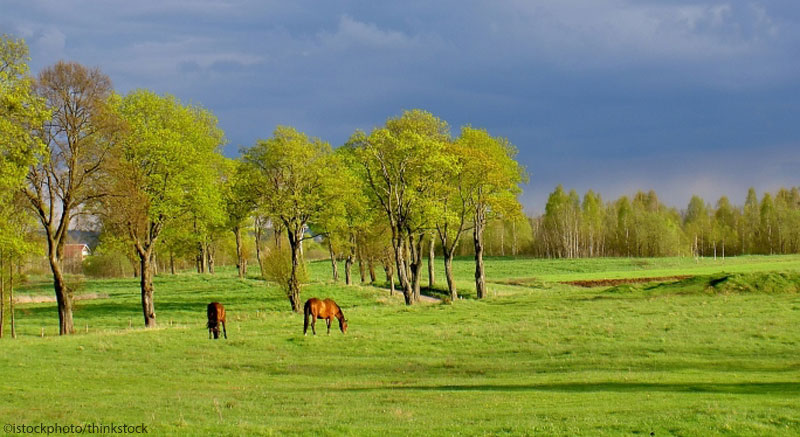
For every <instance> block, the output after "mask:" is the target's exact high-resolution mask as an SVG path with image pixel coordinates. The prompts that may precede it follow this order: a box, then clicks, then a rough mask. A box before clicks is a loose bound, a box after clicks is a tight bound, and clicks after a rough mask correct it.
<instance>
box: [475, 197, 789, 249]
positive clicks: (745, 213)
mask: <svg viewBox="0 0 800 437" xmlns="http://www.w3.org/2000/svg"><path fill="white" fill-rule="evenodd" d="M486 240H487V253H489V254H492V255H529V256H537V257H546V258H585V257H601V256H633V257H660V256H698V257H700V256H703V257H724V256H731V255H743V254H764V255H772V254H788V253H798V252H800V189H798V188H797V187H794V188H791V189H785V188H781V189H780V190H778V191H777V192H776V193H764V195H763V196H762V197H761V199H759V198H758V196H757V194H756V191H755V190H754V189H753V188H751V189H750V190H749V191H748V193H747V198H746V200H745V203H744V205H742V206H738V205H732V204H731V202H730V201H729V200H728V198H727V197H721V198H720V199H719V200H717V201H716V203H715V204H713V205H712V204H711V203H708V202H707V201H706V200H704V199H702V198H700V197H698V196H693V197H692V198H691V200H690V201H689V204H688V205H687V207H686V209H685V210H678V209H676V208H674V207H667V206H665V205H664V204H662V203H661V202H660V201H659V199H658V196H657V195H656V193H655V192H654V191H649V192H641V191H640V192H638V193H636V195H634V196H633V197H632V198H631V197H628V196H622V197H620V198H619V199H616V200H614V201H611V202H606V201H604V200H603V199H602V197H601V196H600V194H598V193H595V192H593V191H591V190H590V191H588V192H587V193H585V194H584V195H583V197H581V196H580V195H579V194H578V193H576V192H575V191H574V190H571V191H569V192H567V191H565V190H564V188H563V187H562V186H561V185H559V186H558V187H557V188H556V189H555V191H553V192H552V193H551V194H550V196H549V197H548V200H547V205H546V207H545V212H544V214H541V215H539V216H535V217H520V218H517V219H514V220H505V221H498V222H496V223H494V224H493V225H492V226H489V228H488V229H487V235H486ZM464 246H466V247H464ZM462 248H465V249H469V247H468V245H462ZM468 252H469V251H468V250H464V251H463V252H460V254H461V255H466V254H468Z"/></svg>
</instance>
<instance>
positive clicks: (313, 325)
mask: <svg viewBox="0 0 800 437" xmlns="http://www.w3.org/2000/svg"><path fill="white" fill-rule="evenodd" d="M311 332H313V333H314V335H317V317H316V316H315V315H314V314H311Z"/></svg>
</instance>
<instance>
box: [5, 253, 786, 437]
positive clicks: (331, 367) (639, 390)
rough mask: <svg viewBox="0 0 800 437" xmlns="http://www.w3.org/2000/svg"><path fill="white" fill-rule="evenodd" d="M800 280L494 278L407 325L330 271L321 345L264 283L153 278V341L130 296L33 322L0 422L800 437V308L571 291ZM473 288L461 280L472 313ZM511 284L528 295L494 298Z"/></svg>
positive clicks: (466, 267) (662, 266)
mask: <svg viewBox="0 0 800 437" xmlns="http://www.w3.org/2000/svg"><path fill="white" fill-rule="evenodd" d="M798 266H800V257H746V258H728V259H726V260H725V262H724V263H722V262H721V261H719V260H718V261H717V262H716V263H715V262H713V261H712V260H707V259H704V260H700V262H695V260H694V259H692V258H689V259H679V258H675V259H664V260H657V259H647V260H636V259H633V260H631V259H602V260H578V261H567V260H558V261H556V260H528V259H522V260H512V259H490V260H488V261H487V277H488V279H489V281H490V286H491V290H492V291H493V293H492V294H493V296H494V297H491V298H490V299H487V300H484V301H479V300H476V299H464V300H462V301H459V302H456V303H455V304H452V305H440V304H424V305H419V306H414V307H410V308H409V307H405V306H404V305H403V304H402V299H401V298H400V297H399V296H397V295H395V296H393V297H390V296H388V290H386V289H385V288H382V287H370V286H367V285H364V286H360V285H356V286H352V287H345V286H343V285H341V284H333V283H331V282H330V281H328V279H327V278H328V276H329V275H330V272H329V269H330V265H329V264H328V263H325V262H319V263H313V264H312V267H311V272H312V277H313V283H312V284H310V285H308V286H306V287H305V288H304V290H303V294H302V295H303V297H304V298H308V297H311V296H318V297H332V298H334V299H336V300H337V302H339V303H340V304H341V306H342V308H343V310H344V312H345V315H346V316H347V318H348V319H349V320H350V330H349V331H348V334H347V335H342V334H341V333H339V332H338V330H337V331H335V332H333V331H332V333H331V335H330V336H327V335H325V334H324V333H323V334H322V335H317V336H316V337H313V336H311V335H309V336H308V337H304V336H303V335H302V316H301V315H298V314H293V313H291V312H289V311H288V308H289V304H288V300H287V299H286V298H285V297H284V296H283V295H282V293H281V292H280V291H279V290H278V289H277V288H276V287H274V286H269V285H268V284H266V283H264V282H262V281H260V280H259V279H257V277H256V276H257V275H256V273H255V272H253V273H252V274H251V277H250V278H248V279H247V280H243V281H242V280H238V279H236V278H235V274H234V271H233V270H232V269H230V268H226V269H221V270H220V271H218V273H217V274H216V275H214V276H202V275H197V274H193V273H184V274H180V275H176V276H174V277H173V276H170V275H164V276H160V277H158V278H157V280H156V293H155V299H156V312H157V317H158V321H159V324H160V328H158V329H155V330H144V329H142V328H140V325H142V316H141V307H140V303H139V294H138V289H137V282H136V280H135V279H134V278H130V279H128V278H125V279H116V280H87V281H85V282H84V284H83V286H82V288H81V289H80V291H79V292H80V293H98V294H99V293H105V294H108V295H109V298H106V299H95V300H85V301H78V302H77V303H76V311H75V325H76V329H77V330H78V334H77V335H74V336H70V337H56V336H54V335H53V334H54V333H55V331H56V321H57V318H56V317H57V316H56V311H55V308H54V304H52V303H42V304H26V305H21V306H20V307H19V309H18V324H19V331H20V333H21V336H20V338H19V339H18V340H16V341H11V340H6V339H4V340H3V341H1V342H0V348H2V353H1V354H0V375H3V378H0V393H3V394H4V395H5V396H4V401H3V402H2V403H0V417H1V418H3V419H5V421H6V422H10V423H39V422H45V423H55V422H58V423H85V422H93V423H110V422H116V423H145V424H148V425H149V426H150V434H154V435H174V434H185V435H284V434H308V435H317V434H322V435H326V434H328V435H341V434H350V435H376V434H381V435H407V434H414V435H453V434H459V433H460V434H463V435H475V434H479V435H481V434H485V435H525V434H545V435H547V434H558V435H619V434H634V433H635V434H641V435H649V434H650V433H651V432H653V433H654V434H655V435H657V436H658V435H723V434H729V435H796V434H797V433H798V432H800V419H799V418H798V416H797V408H798V403H797V399H798V398H799V397H800V353H799V352H798V350H800V348H798V346H800V331H798V329H797V326H798V325H799V324H800V295H798V294H796V293H792V292H787V293H759V292H749V293H731V294H720V295H710V294H707V293H703V292H692V293H683V294H681V293H680V290H677V291H678V292H672V291H669V292H664V293H658V294H647V293H644V292H639V291H637V290H632V291H628V292H626V293H613V292H609V291H606V288H599V289H583V288H577V287H571V286H568V285H562V284H559V282H560V281H567V280H576V279H596V278H602V277H625V276H626V275H627V276H629V277H634V276H636V277H656V276H670V275H698V274H713V273H715V272H720V271H728V272H733V271H741V272H758V271H769V270H782V271H794V272H797V271H798ZM471 269H472V263H471V261H470V260H469V259H463V260H458V261H457V263H456V272H457V275H458V277H459V285H460V287H461V288H462V291H463V292H464V294H466V295H468V296H469V295H471V294H474V287H473V288H470V286H471V278H472V270H471ZM381 273H382V272H381ZM438 273H439V275H438V277H439V280H440V281H441V284H444V278H443V276H442V273H441V272H438ZM515 278H516V279H520V278H522V279H529V280H530V281H528V282H526V281H521V282H520V284H521V285H520V284H518V285H508V284H502V283H498V282H504V281H507V280H508V279H515ZM532 278H534V279H532ZM34 279H35V278H34ZM356 280H357V281H358V278H357V275H356ZM531 284H533V285H531ZM381 285H382V284H381ZM37 287H40V286H39V285H32V286H30V287H29V288H28V290H30V291H33V292H36V290H37ZM41 287H44V286H41ZM439 287H440V288H443V287H444V285H439ZM25 291H26V290H25V288H24V287H23V289H22V290H21V291H20V292H22V293H24V292H25ZM42 292H44V289H42ZM212 300H217V301H220V302H223V303H224V304H225V305H226V307H227V310H228V319H229V323H228V336H229V339H228V340H227V341H225V340H219V341H211V340H208V339H207V335H208V334H207V331H206V330H205V327H204V324H205V305H206V304H207V303H208V302H210V301H212ZM129 323H130V324H131V325H132V328H129V327H128V325H129ZM43 326H44V327H45V328H46V336H45V338H40V335H41V328H42V327H43ZM87 326H88V330H89V333H88V334H86V333H84V331H85V330H86V327H87ZM322 332H324V331H322Z"/></svg>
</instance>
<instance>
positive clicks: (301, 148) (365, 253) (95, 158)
mask: <svg viewBox="0 0 800 437" xmlns="http://www.w3.org/2000/svg"><path fill="white" fill-rule="evenodd" d="M0 59H1V60H2V64H0V85H1V86H2V87H1V88H0V92H2V94H0V104H1V105H2V106H0V108H1V109H2V111H3V112H2V117H0V121H1V122H2V124H0V135H1V136H2V142H1V143H0V144H2V149H1V150H0V151H1V152H2V153H0V158H2V161H0V175H1V176H2V178H0V183H2V187H1V188H3V189H2V193H3V194H2V197H0V202H2V203H0V220H2V222H0V224H1V225H2V228H0V229H2V230H1V231H0V234H1V235H0V249H1V250H2V252H0V260H3V261H4V262H5V261H8V263H0V268H3V266H5V265H13V264H14V262H15V261H16V262H17V263H18V262H19V260H20V258H21V257H22V256H23V255H24V254H25V253H26V252H31V251H35V250H36V248H35V247H32V245H31V244H29V242H30V241H31V238H30V236H31V235H32V234H34V233H40V234H41V235H43V236H44V239H45V242H46V258H47V261H48V265H49V268H50V271H51V273H52V277H53V288H54V293H55V295H56V301H57V308H58V315H59V331H60V333H61V334H62V335H64V334H69V333H72V332H73V331H74V322H73V317H72V298H73V296H72V291H73V290H71V288H70V286H69V284H68V283H67V281H66V279H65V274H64V256H65V255H64V252H65V245H66V242H67V239H68V231H69V229H70V228H71V227H74V226H76V225H77V224H82V225H83V226H87V227H92V228H94V229H98V230H100V231H101V233H102V235H101V241H102V243H101V246H102V247H103V248H104V250H119V251H121V252H123V253H126V254H127V255H128V256H129V257H130V259H131V260H132V261H135V262H136V264H137V268H136V272H137V275H138V277H139V282H140V291H141V303H142V314H143V319H144V324H145V326H146V327H153V326H156V312H155V303H154V286H153V275H154V274H156V273H157V266H158V265H159V263H158V258H159V257H162V258H163V257H165V256H166V257H169V259H170V265H171V269H172V270H173V273H174V264H173V260H174V258H175V257H176V256H185V255H186V254H187V252H194V253H195V257H196V263H197V269H198V270H199V271H202V272H212V273H213V270H214V259H215V258H214V250H215V244H214V242H215V240H216V239H220V238H222V237H221V236H222V235H224V234H233V235H234V236H235V241H236V252H237V261H236V264H237V268H238V271H239V275H240V277H245V276H246V272H247V256H246V253H245V250H244V243H243V240H244V238H246V237H247V236H249V235H250V232H248V231H246V230H249V229H253V234H254V236H255V246H256V257H257V259H258V262H259V264H260V267H261V270H262V272H263V273H262V274H266V275H267V276H268V277H269V278H270V279H273V280H274V281H276V282H278V283H279V285H281V287H282V288H283V289H284V290H285V291H286V295H287V298H288V300H289V303H290V305H291V308H292V309H293V310H294V311H300V310H301V301H300V287H301V282H302V280H303V278H304V275H305V273H304V271H305V259H304V255H303V242H304V241H306V240H308V239H311V238H318V239H319V238H322V239H324V241H325V242H326V243H327V247H328V250H329V253H330V256H331V259H332V261H334V262H333V266H334V270H333V272H334V277H335V278H336V276H338V272H337V271H336V270H337V269H336V265H337V264H336V260H337V259H344V260H345V277H346V282H347V283H350V282H351V280H350V275H351V269H352V266H353V263H354V259H358V260H359V266H360V269H361V272H362V277H363V272H364V264H365V262H364V261H365V260H366V264H368V265H369V269H370V273H371V276H372V277H373V279H374V266H375V264H378V263H380V264H381V265H382V266H383V267H384V271H385V273H386V275H387V279H388V282H389V283H391V284H392V288H394V283H395V280H396V281H397V283H398V285H399V287H400V290H401V292H402V294H403V296H404V299H405V302H406V304H408V305H411V304H413V303H414V302H416V301H418V300H419V298H420V282H421V277H422V269H423V257H424V254H425V253H424V250H423V242H426V243H429V246H428V248H429V250H430V251H432V250H433V249H434V243H430V242H432V241H434V240H436V241H438V242H439V243H440V245H441V247H443V248H444V262H445V275H446V277H447V282H448V286H449V289H450V293H451V295H452V296H453V297H456V296H457V290H456V285H455V281H454V279H453V272H452V260H453V256H454V254H455V247H456V246H457V244H458V241H459V239H460V238H461V236H462V235H464V234H465V233H468V232H470V233H471V234H472V246H473V247H474V251H475V259H476V272H475V281H476V289H477V294H478V297H485V296H486V294H487V292H486V284H485V274H484V267H483V251H484V237H483V234H484V230H485V228H486V226H487V223H490V222H491V221H492V220H494V219H496V218H498V217H512V216H515V215H516V216H519V215H521V206H520V205H519V203H518V202H517V195H518V194H519V193H520V188H519V185H520V183H522V182H523V181H525V180H526V178H527V176H526V174H525V171H524V169H523V168H522V167H521V166H520V165H519V164H518V163H517V162H516V161H515V159H514V157H515V154H516V149H515V148H514V147H513V146H512V145H511V144H510V143H509V142H508V140H506V139H504V138H499V137H493V136H491V135H490V134H489V133H488V132H487V131H486V130H483V129H477V128H473V127H470V126H465V127H463V128H461V131H460V135H459V136H458V137H453V136H451V134H450V128H449V126H448V125H447V123H446V122H445V121H443V120H441V119H439V118H438V117H436V116H434V115H433V114H431V113H428V112H426V111H422V110H411V111H406V112H404V113H403V114H401V115H400V116H397V117H391V118H389V119H388V120H387V121H386V123H385V124H384V125H382V126H379V127H376V128H374V129H373V130H372V131H370V132H362V131H356V132H354V133H353V135H352V136H351V138H350V139H349V140H348V141H347V143H346V144H344V145H343V146H341V147H338V148H337V149H335V150H334V149H333V148H332V147H331V146H330V145H329V144H328V143H327V142H325V141H322V140H320V139H318V138H311V137H308V136H307V135H305V134H304V133H302V132H299V131H297V130H296V129H294V128H292V127H289V126H279V127H277V128H276V129H275V131H274V132H273V133H272V136H271V137H269V138H267V139H264V140H259V141H257V142H256V143H255V144H254V145H252V146H251V147H245V148H243V149H242V150H241V156H240V158H238V159H229V158H225V157H224V156H223V155H222V154H221V147H222V146H223V145H224V144H225V137H224V133H223V132H222V130H221V129H220V128H219V127H218V124H217V119H216V117H214V115H213V114H212V113H211V112H210V111H208V110H207V109H205V108H203V107H201V106H199V105H191V104H184V103H183V102H181V101H179V100H178V99H177V98H175V97H173V96H170V95H167V94H165V95H159V94H156V93H154V92H152V91H149V90H143V89H140V90H134V91H131V92H130V93H128V94H126V95H120V94H118V93H116V92H115V91H114V89H113V86H112V83H111V80H110V79H109V77H108V76H107V75H105V74H104V73H102V72H101V71H100V70H99V69H97V68H88V67H85V66H83V65H80V64H77V63H74V62H65V61H59V62H58V63H56V64H55V65H52V66H50V67H47V68H44V69H43V70H42V71H41V72H40V73H39V74H38V76H37V77H36V78H32V77H30V76H29V74H28V67H27V60H28V58H27V48H26V46H25V44H24V42H23V41H22V40H15V39H13V38H11V37H7V36H3V37H2V38H0ZM35 224H38V225H36V226H34V225H35ZM267 231H271V233H272V236H273V237H275V238H274V239H275V242H274V244H272V245H270V246H265V238H264V236H265V234H266V233H267ZM281 235H283V236H285V238H284V237H281ZM429 253H430V252H429ZM284 266H285V268H284ZM12 270H13V269H12V268H10V267H9V272H11V271H12ZM431 272H432V271H431ZM270 275H272V276H270ZM0 277H5V276H2V275H0ZM1 285H2V282H0V286H1ZM3 301H4V300H3V299H0V302H3ZM12 302H13V300H12ZM0 313H2V311H0ZM0 326H2V324H0Z"/></svg>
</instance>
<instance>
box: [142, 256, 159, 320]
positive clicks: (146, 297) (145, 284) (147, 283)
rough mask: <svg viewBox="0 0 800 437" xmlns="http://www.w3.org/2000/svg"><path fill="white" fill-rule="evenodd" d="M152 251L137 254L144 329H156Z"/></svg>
mask: <svg viewBox="0 0 800 437" xmlns="http://www.w3.org/2000/svg"><path fill="white" fill-rule="evenodd" d="M152 261H153V260H152V249H147V250H145V251H144V252H140V253H139V265H140V271H141V275H140V277H141V281H140V282H139V285H140V287H141V291H142V313H143V315H144V326H145V327H146V328H155V327H156V310H155V305H154V303H153V267H152Z"/></svg>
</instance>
